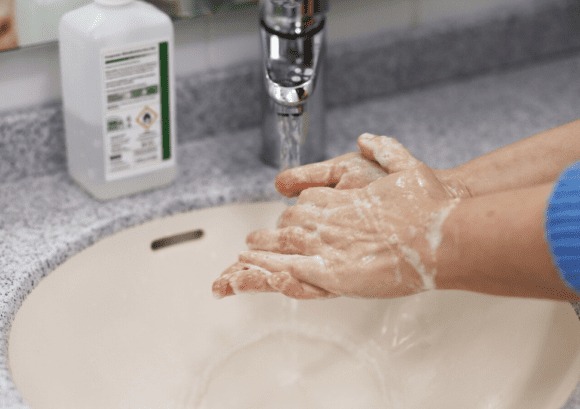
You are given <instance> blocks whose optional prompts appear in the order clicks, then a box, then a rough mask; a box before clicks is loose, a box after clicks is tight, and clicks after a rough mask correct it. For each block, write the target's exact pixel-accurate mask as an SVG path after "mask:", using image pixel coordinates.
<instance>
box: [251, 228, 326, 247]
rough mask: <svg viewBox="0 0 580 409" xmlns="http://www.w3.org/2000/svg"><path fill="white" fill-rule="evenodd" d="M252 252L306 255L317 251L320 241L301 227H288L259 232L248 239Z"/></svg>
mask: <svg viewBox="0 0 580 409" xmlns="http://www.w3.org/2000/svg"><path fill="white" fill-rule="evenodd" d="M246 244H247V245H248V248H249V249H250V250H262V251H271V252H275V253H282V254H304V253H305V252H306V251H307V250H308V251H316V250H317V249H318V247H319V246H320V239H319V238H318V237H317V236H316V235H314V234H311V233H310V232H309V231H308V230H305V229H303V228H302V227H299V226H288V227H284V228H280V229H273V230H259V231H256V232H253V233H250V234H249V235H248V237H246Z"/></svg>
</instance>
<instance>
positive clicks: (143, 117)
mask: <svg viewBox="0 0 580 409" xmlns="http://www.w3.org/2000/svg"><path fill="white" fill-rule="evenodd" d="M158 117H159V114H158V113H157V112H155V111H154V110H153V109H151V108H150V107H148V106H146V107H145V108H143V110H142V111H141V112H140V113H139V115H137V118H136V119H135V122H137V123H138V124H139V125H141V126H142V127H143V128H145V129H149V128H151V126H153V124H154V123H155V121H156V120H157V118H158Z"/></svg>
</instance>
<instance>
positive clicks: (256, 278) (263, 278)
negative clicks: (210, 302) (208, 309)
mask: <svg viewBox="0 0 580 409" xmlns="http://www.w3.org/2000/svg"><path fill="white" fill-rule="evenodd" d="M270 275H271V273H270V272H269V271H266V270H264V269H263V268H260V267H257V266H252V265H248V264H245V263H239V262H238V263H235V264H233V265H232V266H230V267H228V268H227V269H226V270H225V271H224V272H223V273H222V275H221V276H220V277H219V278H218V279H217V280H215V281H214V283H213V285H212V293H213V295H214V297H216V298H224V297H227V296H231V295H235V294H240V293H248V292H273V291H277V290H275V289H273V288H272V287H271V286H270V285H269V284H268V277H269V276H270Z"/></svg>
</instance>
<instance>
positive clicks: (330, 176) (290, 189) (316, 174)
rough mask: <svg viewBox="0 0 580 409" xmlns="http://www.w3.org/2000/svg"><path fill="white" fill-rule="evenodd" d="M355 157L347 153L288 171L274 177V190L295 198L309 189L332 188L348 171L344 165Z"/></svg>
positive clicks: (353, 154) (356, 154)
mask: <svg viewBox="0 0 580 409" xmlns="http://www.w3.org/2000/svg"><path fill="white" fill-rule="evenodd" d="M357 156H359V154H358V153H355V152H353V153H347V154H346V155H342V156H338V157H336V158H333V159H329V160H326V161H324V162H319V163H312V164H310V165H304V166H299V167H297V168H292V169H288V170H286V171H284V172H281V173H280V174H279V175H278V176H277V177H276V182H275V183H276V189H277V190H278V192H280V194H282V195H284V196H287V197H296V196H298V195H299V194H300V192H302V191H303V190H305V189H308V188H311V187H334V186H335V185H337V184H338V183H339V182H340V179H341V178H342V175H344V174H345V173H347V172H348V171H349V167H348V166H346V164H348V163H349V161H350V160H351V159H352V158H353V157H357Z"/></svg>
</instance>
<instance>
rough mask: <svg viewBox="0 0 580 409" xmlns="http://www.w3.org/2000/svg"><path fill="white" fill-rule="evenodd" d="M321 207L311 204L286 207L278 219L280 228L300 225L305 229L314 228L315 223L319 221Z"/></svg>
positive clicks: (310, 229)
mask: <svg viewBox="0 0 580 409" xmlns="http://www.w3.org/2000/svg"><path fill="white" fill-rule="evenodd" d="M321 215H322V209H321V208H319V207H316V206H311V205H295V206H291V207H289V208H287V209H286V210H285V211H284V212H283V213H282V215H281V216H280V219H279V220H278V226H277V227H280V228H283V227H288V226H300V227H302V228H304V229H306V230H309V231H312V230H316V224H317V223H318V222H319V221H320V218H321Z"/></svg>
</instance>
